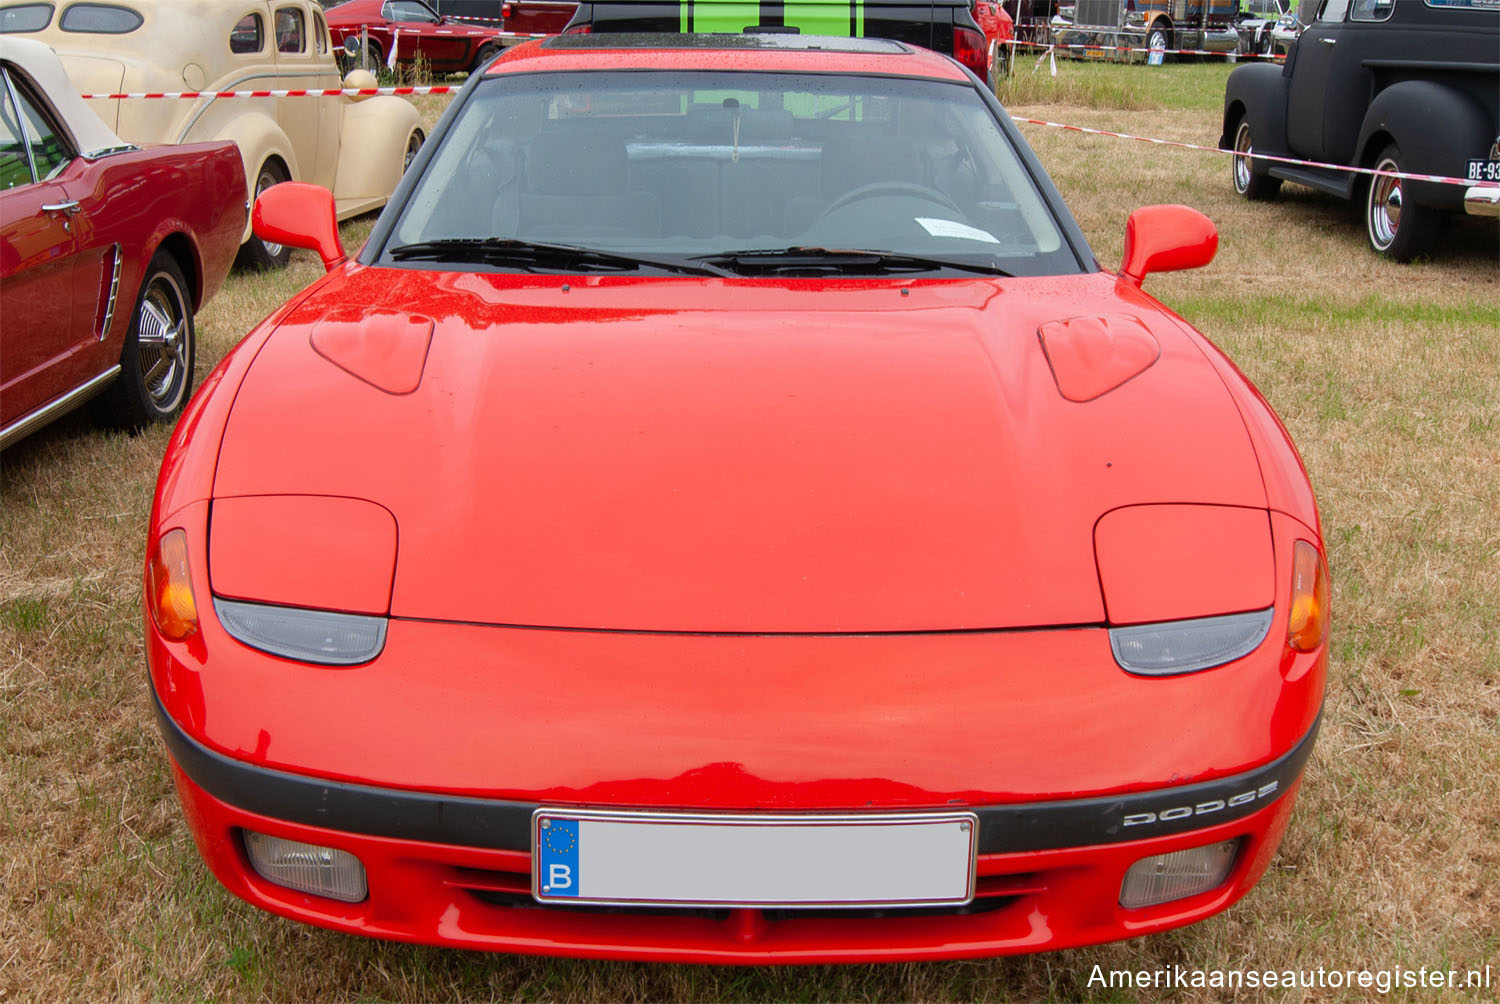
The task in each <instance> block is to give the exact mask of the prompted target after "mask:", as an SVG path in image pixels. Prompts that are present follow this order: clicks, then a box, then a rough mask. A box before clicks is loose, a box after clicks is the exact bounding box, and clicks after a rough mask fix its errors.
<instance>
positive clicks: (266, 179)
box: [255, 171, 284, 258]
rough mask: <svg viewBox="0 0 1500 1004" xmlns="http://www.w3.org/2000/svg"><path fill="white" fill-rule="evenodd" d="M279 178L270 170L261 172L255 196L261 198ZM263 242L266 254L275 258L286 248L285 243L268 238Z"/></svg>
mask: <svg viewBox="0 0 1500 1004" xmlns="http://www.w3.org/2000/svg"><path fill="white" fill-rule="evenodd" d="M279 180H280V179H279V178H277V177H275V176H274V175H272V174H271V173H270V172H269V171H267V172H264V173H263V174H261V176H260V178H259V180H257V181H256V183H255V197H256V198H257V199H258V198H260V193H262V192H264V191H265V190H266V189H268V188H270V187H271V186H272V185H274V184H276V183H277V181H279ZM261 244H262V245H263V246H264V247H265V249H266V254H268V255H270V256H271V257H272V258H275V257H277V256H278V255H280V254H281V252H282V250H283V248H284V245H281V244H273V243H272V242H271V241H268V240H262V241H261Z"/></svg>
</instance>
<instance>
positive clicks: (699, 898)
mask: <svg viewBox="0 0 1500 1004" xmlns="http://www.w3.org/2000/svg"><path fill="white" fill-rule="evenodd" d="M978 828H979V827H978V821H977V819H976V817H975V816H974V814H973V813H971V812H946V813H931V814H928V813H902V814H889V815H858V816H833V815H827V816H773V815H766V816H760V815H756V816H731V815H691V814H674V813H649V812H599V811H591V810H567V809H547V808H544V809H538V810H537V811H536V812H535V813H533V815H532V819H531V863H532V868H531V875H532V878H531V892H532V895H533V896H534V897H535V898H536V899H537V900H539V901H541V902H544V903H599V904H611V903H615V904H620V903H626V904H636V905H640V906H750V907H820V906H824V907H826V906H939V905H962V904H964V903H967V902H969V900H971V899H973V897H974V855H975V848H976V847H977V836H978Z"/></svg>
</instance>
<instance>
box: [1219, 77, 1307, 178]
mask: <svg viewBox="0 0 1500 1004" xmlns="http://www.w3.org/2000/svg"><path fill="white" fill-rule="evenodd" d="M1244 118H1248V119H1249V121H1250V140H1251V143H1252V144H1253V146H1254V148H1255V150H1256V151H1257V152H1259V153H1270V154H1276V155H1278V156H1285V155H1286V154H1288V153H1289V152H1290V151H1288V150H1287V143H1286V78H1285V77H1283V76H1282V71H1281V67H1280V66H1278V65H1276V64H1274V63H1252V64H1250V65H1248V66H1240V67H1236V68H1235V70H1234V72H1233V73H1231V74H1230V75H1229V80H1228V81H1227V82H1226V83H1225V85H1224V132H1223V134H1222V135H1221V136H1220V137H1219V149H1221V150H1229V149H1232V148H1233V147H1234V133H1235V130H1236V129H1237V128H1239V124H1240V120H1241V119H1244ZM1257 173H1261V172H1257Z"/></svg>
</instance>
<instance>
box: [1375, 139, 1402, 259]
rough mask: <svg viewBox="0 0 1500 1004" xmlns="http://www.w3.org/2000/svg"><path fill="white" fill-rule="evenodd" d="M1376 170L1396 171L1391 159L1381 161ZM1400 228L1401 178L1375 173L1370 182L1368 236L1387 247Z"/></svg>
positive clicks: (1395, 165)
mask: <svg viewBox="0 0 1500 1004" xmlns="http://www.w3.org/2000/svg"><path fill="white" fill-rule="evenodd" d="M1376 170H1377V171H1397V170H1400V167H1399V166H1398V165H1397V164H1395V163H1394V162H1392V161H1389V160H1385V161H1381V162H1380V164H1379V165H1377V166H1376ZM1400 228H1401V179H1400V178H1391V177H1387V176H1386V175H1376V176H1375V179H1374V180H1373V181H1371V182H1370V236H1371V238H1373V239H1374V241H1375V243H1376V245H1377V246H1379V247H1381V248H1388V247H1390V246H1391V242H1392V241H1394V240H1395V239H1396V231H1398V230H1399V229H1400Z"/></svg>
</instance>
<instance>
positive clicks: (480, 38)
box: [327, 0, 502, 73]
mask: <svg viewBox="0 0 1500 1004" xmlns="http://www.w3.org/2000/svg"><path fill="white" fill-rule="evenodd" d="M392 6H393V5H392V4H390V3H389V2H387V0H349V2H348V3H341V4H339V5H338V6H337V7H330V8H329V9H328V11H327V17H328V30H329V31H330V32H331V33H332V35H333V44H334V46H335V47H337V48H342V47H343V45H344V40H345V39H348V38H353V39H354V40H355V41H360V40H361V39H362V38H364V39H368V40H369V41H370V42H372V43H374V45H375V46H376V47H377V48H378V54H377V55H378V58H379V59H380V60H381V62H382V63H384V62H386V61H387V60H388V59H389V57H390V54H391V46H392V45H393V44H394V45H395V47H396V62H398V63H413V62H415V61H416V60H417V57H418V56H420V57H421V58H422V61H423V62H425V63H426V64H427V65H428V66H429V67H430V68H431V69H432V70H433V71H435V72H439V73H453V72H465V71H468V70H472V69H475V68H476V63H477V61H478V59H479V57H480V53H481V51H482V50H484V49H485V48H486V47H489V48H490V50H491V51H492V52H498V51H499V49H500V45H501V42H500V38H501V31H502V29H501V27H500V25H498V24H494V25H479V24H472V23H470V22H467V21H459V20H454V19H452V18H447V17H440V16H439V15H437V14H436V13H435V12H434V11H432V9H431V8H430V7H425V5H424V7H425V9H424V10H423V11H422V12H421V13H420V16H419V17H416V18H406V19H394V18H390V17H387V16H386V14H387V13H388V12H389V11H388V8H392ZM410 6H411V5H410V0H403V3H402V4H401V5H400V11H404V10H408V9H410ZM400 11H398V13H399V12H400Z"/></svg>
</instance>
